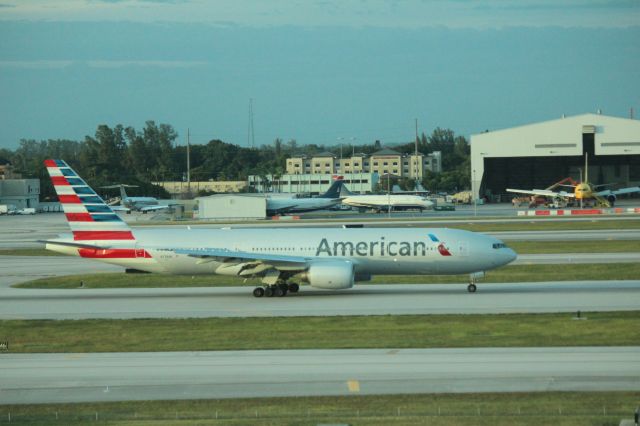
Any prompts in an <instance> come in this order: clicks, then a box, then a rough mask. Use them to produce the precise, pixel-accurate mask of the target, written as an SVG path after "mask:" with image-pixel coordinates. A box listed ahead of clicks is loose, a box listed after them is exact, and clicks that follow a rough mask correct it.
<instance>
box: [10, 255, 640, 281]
mask: <svg viewBox="0 0 640 426" xmlns="http://www.w3.org/2000/svg"><path fill="white" fill-rule="evenodd" d="M636 262H640V252H634V253H561V254H523V255H519V256H518V259H517V260H516V261H515V262H514V263H513V264H514V265H518V264H523V265H534V264H559V265H566V264H572V263H584V264H586V263H636ZM123 270H124V268H122V267H119V266H115V265H109V264H106V263H103V262H99V261H92V260H89V259H80V258H78V257H73V256H0V288H2V287H8V286H10V285H13V284H18V283H20V282H25V281H31V280H35V279H38V278H43V277H50V276H63V275H74V274H93V273H98V272H122V271H123Z"/></svg>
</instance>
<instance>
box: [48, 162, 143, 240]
mask: <svg viewBox="0 0 640 426" xmlns="http://www.w3.org/2000/svg"><path fill="white" fill-rule="evenodd" d="M44 165H45V166H46V168H47V171H48V172H49V176H50V177H51V182H52V183H53V186H54V188H55V190H56V194H58V199H59V200H60V204H62V209H63V210H64V214H65V216H66V217H67V221H68V222H69V226H70V227H71V231H72V233H73V239H74V241H99V242H102V241H114V240H131V241H133V240H135V237H134V236H133V233H132V232H131V228H129V225H127V224H126V223H125V222H124V221H123V220H122V219H121V218H120V217H119V216H118V215H117V214H115V213H114V211H113V210H112V209H111V207H109V206H108V205H107V204H106V203H105V202H104V201H103V200H102V198H100V197H99V196H98V194H96V192H95V191H94V190H93V189H91V187H90V186H89V185H87V184H86V182H85V181H84V180H82V178H81V177H80V176H78V174H77V173H76V172H75V171H74V170H73V169H72V168H71V167H69V166H68V165H67V163H65V162H64V161H62V160H45V162H44Z"/></svg>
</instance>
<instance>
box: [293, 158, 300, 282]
mask: <svg viewBox="0 0 640 426" xmlns="http://www.w3.org/2000/svg"><path fill="white" fill-rule="evenodd" d="M293 167H300V164H294V166H293ZM294 290H295V289H294Z"/></svg>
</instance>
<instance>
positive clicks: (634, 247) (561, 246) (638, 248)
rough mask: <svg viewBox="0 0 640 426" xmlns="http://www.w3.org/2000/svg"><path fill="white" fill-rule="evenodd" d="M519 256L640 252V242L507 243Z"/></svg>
mask: <svg viewBox="0 0 640 426" xmlns="http://www.w3.org/2000/svg"><path fill="white" fill-rule="evenodd" d="M507 245H508V246H509V247H511V248H512V249H514V250H515V251H516V253H518V254H544V253H626V252H640V241H638V240H618V241H615V240H603V241H591V240H589V241H507Z"/></svg>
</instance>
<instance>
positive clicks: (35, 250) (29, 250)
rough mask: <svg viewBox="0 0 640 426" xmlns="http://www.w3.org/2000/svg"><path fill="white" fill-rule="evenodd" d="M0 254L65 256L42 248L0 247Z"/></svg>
mask: <svg viewBox="0 0 640 426" xmlns="http://www.w3.org/2000/svg"><path fill="white" fill-rule="evenodd" d="M0 256H65V255H64V254H62V253H58V252H55V251H51V250H45V249H44V248H23V249H0Z"/></svg>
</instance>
